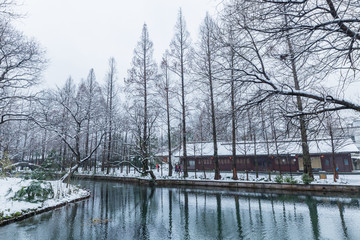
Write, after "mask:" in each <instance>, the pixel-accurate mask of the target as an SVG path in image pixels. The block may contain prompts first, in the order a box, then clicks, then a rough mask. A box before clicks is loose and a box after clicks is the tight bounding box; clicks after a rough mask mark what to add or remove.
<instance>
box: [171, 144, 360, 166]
mask: <svg viewBox="0 0 360 240" xmlns="http://www.w3.org/2000/svg"><path fill="white" fill-rule="evenodd" d="M186 148H187V159H188V169H189V170H195V169H197V170H204V169H205V170H213V169H214V160H213V144H212V143H210V142H209V143H190V144H187V146H186ZM236 148H237V149H236V152H237V157H236V158H237V159H236V168H237V170H240V171H243V170H250V171H251V170H255V169H256V165H257V168H258V170H259V171H267V170H271V171H303V170H304V168H303V158H302V148H301V142H300V141H294V140H282V141H278V142H277V143H275V142H258V143H256V144H255V143H254V142H238V143H237V144H236ZM309 148H310V149H309V150H310V156H311V164H312V168H313V170H314V171H319V170H325V171H332V169H333V165H332V148H331V142H330V140H328V139H326V140H313V141H309ZM231 150H232V145H231V143H228V142H220V143H219V144H218V155H219V165H220V170H222V171H231V170H232V162H233V161H232V151H231ZM255 150H256V151H255ZM334 150H335V165H336V167H337V168H339V171H341V172H351V171H353V170H354V166H353V162H352V154H359V149H358V148H357V147H356V146H355V144H354V142H353V141H352V140H351V139H336V140H335V149H334ZM173 156H174V157H175V158H176V157H179V158H180V161H181V163H182V164H183V156H182V151H180V152H179V151H175V152H174V154H173ZM256 163H257V164H256Z"/></svg>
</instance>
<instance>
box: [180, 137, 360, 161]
mask: <svg viewBox="0 0 360 240" xmlns="http://www.w3.org/2000/svg"><path fill="white" fill-rule="evenodd" d="M308 144H309V151H310V154H325V153H331V152H332V149H331V141H330V140H329V139H326V140H324V139H321V140H311V141H309V142H308ZM334 145H335V152H336V153H355V152H359V149H358V148H357V147H356V145H355V144H354V142H353V141H352V140H351V139H336V140H335V141H334ZM254 146H255V144H254V142H249V141H247V142H237V143H236V155H254V152H255V151H254V150H255V147H254ZM186 150H187V156H212V155H214V150H213V143H212V142H202V143H189V144H186ZM256 154H257V155H284V154H300V155H301V154H302V147H301V141H295V140H282V141H278V142H277V144H276V143H275V142H267V143H266V142H258V143H256ZM182 155H183V151H182V149H180V152H179V151H175V152H174V153H173V156H175V157H178V156H180V157H181V156H182ZM218 155H219V156H231V155H232V144H231V143H230V142H219V143H218Z"/></svg>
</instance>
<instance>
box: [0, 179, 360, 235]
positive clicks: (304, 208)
mask: <svg viewBox="0 0 360 240" xmlns="http://www.w3.org/2000/svg"><path fill="white" fill-rule="evenodd" d="M78 184H80V185H81V186H83V187H85V188H87V189H89V190H90V191H91V192H92V196H91V198H90V199H88V200H85V201H83V202H78V203H74V204H69V205H67V206H65V207H62V208H59V209H56V210H54V211H52V212H48V213H43V214H40V215H38V216H35V217H32V218H29V219H26V220H24V221H21V222H17V223H13V224H10V225H7V226H3V227H0V239H9V240H10V239H29V240H30V239H31V240H34V239H46V240H48V239H86V240H90V239H96V240H98V239H121V240H126V239H196V240H198V239H302V240H304V239H359V238H360V196H352V197H350V196H347V197H345V196H344V197H338V196H332V197H327V196H305V195H298V196H294V195H284V194H273V193H249V192H246V191H245V190H227V191H225V190H212V189H198V188H196V189H185V188H160V187H158V188H151V187H146V186H138V185H132V184H122V183H117V182H103V181H96V182H95V181H79V182H78Z"/></svg>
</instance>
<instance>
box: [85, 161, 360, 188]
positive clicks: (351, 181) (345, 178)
mask: <svg viewBox="0 0 360 240" xmlns="http://www.w3.org/2000/svg"><path fill="white" fill-rule="evenodd" d="M152 170H153V172H154V174H155V176H156V178H157V179H182V180H183V179H184V178H183V172H181V173H177V172H175V171H174V172H173V174H172V176H171V177H169V176H168V168H167V166H166V167H165V166H163V170H162V173H161V168H160V169H159V170H157V169H152ZM105 172H106V171H105ZM79 173H80V174H89V175H93V174H94V173H93V170H92V171H83V170H82V169H79ZM188 174H189V177H188V178H187V179H191V180H213V179H214V175H215V173H214V171H211V172H210V171H206V172H205V176H204V172H203V171H197V172H196V176H195V172H188ZM220 174H221V180H218V181H233V180H232V179H231V178H232V172H221V173H220ZM96 175H99V176H101V175H103V176H114V177H115V176H116V177H141V174H140V173H138V172H134V169H133V168H130V172H128V173H126V168H125V167H124V168H123V171H122V172H121V169H115V170H114V169H111V171H110V174H108V175H107V174H105V173H102V172H101V171H100V169H97V172H96ZM277 175H279V173H278V172H277V173H274V172H272V173H271V181H269V179H268V178H269V174H268V173H259V177H258V178H256V174H255V172H249V173H248V176H249V182H254V181H256V182H275V181H274V180H275V177H276V176H277ZM326 175H327V178H326V179H320V176H319V173H314V178H315V180H314V182H312V184H346V185H360V173H357V174H345V173H344V174H343V173H339V179H338V180H337V182H334V181H333V174H330V173H327V174H326ZM283 176H284V177H290V174H289V173H284V174H283ZM301 177H302V175H301V174H299V173H296V174H293V178H294V179H295V180H297V182H298V183H302V180H301ZM141 178H146V179H150V176H149V175H148V176H145V177H141ZM238 178H239V180H238V181H239V182H247V181H246V174H245V173H244V172H238Z"/></svg>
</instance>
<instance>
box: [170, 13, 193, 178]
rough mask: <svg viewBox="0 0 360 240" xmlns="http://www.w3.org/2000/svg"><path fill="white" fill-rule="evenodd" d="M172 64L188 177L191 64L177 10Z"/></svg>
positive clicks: (185, 35)
mask: <svg viewBox="0 0 360 240" xmlns="http://www.w3.org/2000/svg"><path fill="white" fill-rule="evenodd" d="M170 49H171V53H170V54H171V58H172V64H171V69H172V71H173V72H174V73H176V74H177V75H178V76H179V77H180V80H181V109H182V117H181V121H182V145H183V159H184V177H188V161H187V151H186V142H187V132H186V130H187V128H186V102H185V100H186V96H185V94H186V91H185V86H186V75H187V73H188V72H189V70H190V63H191V50H192V48H191V40H190V34H189V32H188V31H187V29H186V22H185V19H184V16H183V14H182V10H181V9H180V10H179V13H178V19H177V22H176V24H175V35H174V38H173V40H172V41H171V43H170Z"/></svg>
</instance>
